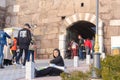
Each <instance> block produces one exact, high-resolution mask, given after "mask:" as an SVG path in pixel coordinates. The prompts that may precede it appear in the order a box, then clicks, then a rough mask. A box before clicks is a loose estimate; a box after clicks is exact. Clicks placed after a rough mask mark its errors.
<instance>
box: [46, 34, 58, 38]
mask: <svg viewBox="0 0 120 80" xmlns="http://www.w3.org/2000/svg"><path fill="white" fill-rule="evenodd" d="M56 38H57V39H58V34H48V35H47V39H56Z"/></svg>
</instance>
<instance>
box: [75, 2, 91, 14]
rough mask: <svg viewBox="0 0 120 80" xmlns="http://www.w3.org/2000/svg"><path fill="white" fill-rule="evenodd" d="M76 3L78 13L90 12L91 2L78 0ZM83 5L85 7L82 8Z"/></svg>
mask: <svg viewBox="0 0 120 80" xmlns="http://www.w3.org/2000/svg"><path fill="white" fill-rule="evenodd" d="M74 3H75V11H76V12H81V13H82V12H88V11H89V10H90V0H77V1H75V2H74ZM81 4H83V6H81Z"/></svg>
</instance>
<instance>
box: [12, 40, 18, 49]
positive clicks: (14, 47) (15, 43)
mask: <svg viewBox="0 0 120 80" xmlns="http://www.w3.org/2000/svg"><path fill="white" fill-rule="evenodd" d="M11 50H17V40H16V39H15V38H14V39H13V46H12V47H11Z"/></svg>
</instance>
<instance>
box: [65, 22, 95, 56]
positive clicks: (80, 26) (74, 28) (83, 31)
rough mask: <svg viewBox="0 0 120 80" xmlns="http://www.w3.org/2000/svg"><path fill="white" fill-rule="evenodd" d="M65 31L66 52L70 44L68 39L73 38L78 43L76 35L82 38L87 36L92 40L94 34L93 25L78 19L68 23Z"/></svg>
mask: <svg viewBox="0 0 120 80" xmlns="http://www.w3.org/2000/svg"><path fill="white" fill-rule="evenodd" d="M66 31H67V35H66V53H68V52H67V51H68V47H69V46H70V41H71V40H74V41H75V42H77V43H78V41H79V40H78V35H81V36H82V38H83V39H87V38H89V39H91V40H92V38H93V37H94V36H95V25H94V24H93V23H91V22H88V21H78V22H75V23H73V24H72V25H70V26H69V27H68V28H67V29H66ZM69 54H70V53H69Z"/></svg>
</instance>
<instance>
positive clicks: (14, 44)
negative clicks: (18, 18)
mask: <svg viewBox="0 0 120 80" xmlns="http://www.w3.org/2000/svg"><path fill="white" fill-rule="evenodd" d="M10 50H11V51H12V54H13V56H12V62H14V63H15V62H16V56H17V52H16V50H17V38H16V37H14V38H13V45H12V46H11V48H10Z"/></svg>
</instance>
